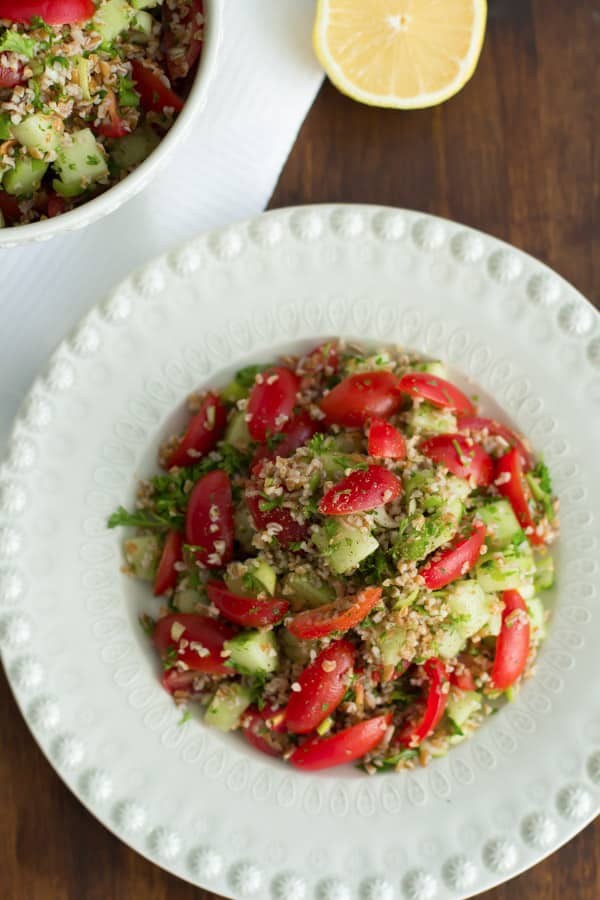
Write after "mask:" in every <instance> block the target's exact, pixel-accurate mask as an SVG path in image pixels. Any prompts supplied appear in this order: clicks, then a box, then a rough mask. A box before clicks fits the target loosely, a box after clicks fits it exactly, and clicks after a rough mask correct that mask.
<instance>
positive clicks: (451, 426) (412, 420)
mask: <svg viewBox="0 0 600 900" xmlns="http://www.w3.org/2000/svg"><path fill="white" fill-rule="evenodd" d="M456 429H457V424H456V416H455V415H454V413H453V412H451V411H450V410H449V409H437V408H436V407H435V406H431V405H430V404H429V403H419V404H417V405H416V406H413V408H412V409H411V410H410V411H409V413H408V433H409V434H410V435H414V434H451V433H454V432H455V431H456Z"/></svg>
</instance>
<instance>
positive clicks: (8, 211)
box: [0, 191, 21, 222]
mask: <svg viewBox="0 0 600 900" xmlns="http://www.w3.org/2000/svg"><path fill="white" fill-rule="evenodd" d="M0 212H1V213H2V215H3V216H4V218H5V219H6V221H7V222H13V221H15V220H16V219H18V218H19V216H20V215H21V211H20V209H19V201H18V200H17V198H16V197H13V196H12V194H7V193H6V192H5V191H0Z"/></svg>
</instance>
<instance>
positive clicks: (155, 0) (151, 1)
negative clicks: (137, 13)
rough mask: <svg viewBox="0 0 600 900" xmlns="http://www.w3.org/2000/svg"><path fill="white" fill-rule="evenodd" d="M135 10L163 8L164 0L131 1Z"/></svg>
mask: <svg viewBox="0 0 600 900" xmlns="http://www.w3.org/2000/svg"><path fill="white" fill-rule="evenodd" d="M130 3H131V5H132V6H133V8H134V9H153V8H154V7H155V6H162V4H163V0H130Z"/></svg>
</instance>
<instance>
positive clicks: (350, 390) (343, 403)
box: [320, 372, 402, 428]
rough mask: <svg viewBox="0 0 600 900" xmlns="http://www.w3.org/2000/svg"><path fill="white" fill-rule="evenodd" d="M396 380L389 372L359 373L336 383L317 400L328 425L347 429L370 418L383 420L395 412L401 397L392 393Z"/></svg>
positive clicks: (394, 391) (395, 392)
mask: <svg viewBox="0 0 600 900" xmlns="http://www.w3.org/2000/svg"><path fill="white" fill-rule="evenodd" d="M397 383H398V379H397V378H396V376H395V375H392V373H391V372H361V373H359V374H357V375H349V376H348V378H344V380H343V381H340V383H339V384H336V386H335V387H334V388H332V389H331V390H330V391H329V393H328V394H326V395H325V397H323V399H322V400H321V403H320V406H321V409H322V410H323V412H324V413H325V419H326V422H327V423H328V424H329V425H345V426H347V427H349V428H351V427H355V426H359V425H363V424H364V423H365V422H366V421H367V420H368V419H371V418H372V417H373V416H378V417H379V418H382V419H385V418H387V417H388V416H391V415H392V414H393V413H395V412H396V411H397V410H398V409H399V408H400V405H401V403H402V398H401V397H400V395H399V394H398V392H397V391H396V390H395V388H396V385H397Z"/></svg>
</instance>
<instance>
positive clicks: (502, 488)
mask: <svg viewBox="0 0 600 900" xmlns="http://www.w3.org/2000/svg"><path fill="white" fill-rule="evenodd" d="M494 484H495V486H496V488H497V489H498V493H500V494H502V496H503V497H506V499H507V500H508V501H509V503H510V505H511V506H512V508H513V511H514V514H515V516H516V517H517V519H518V520H519V524H520V526H521V528H522V529H523V531H524V532H525V534H526V535H527V537H528V539H529V540H530V542H531V543H532V544H537V545H539V544H543V543H544V539H543V537H541V536H540V535H539V534H538V533H537V526H536V524H535V520H534V518H533V510H534V509H535V502H534V500H533V497H532V495H531V491H530V489H529V485H528V484H527V480H526V479H525V478H524V477H523V466H522V465H521V456H520V453H519V451H518V449H517V448H516V447H513V449H512V450H509V451H508V453H505V454H504V456H501V457H500V459H499V460H498V461H497V462H496V471H495V473H494Z"/></svg>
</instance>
